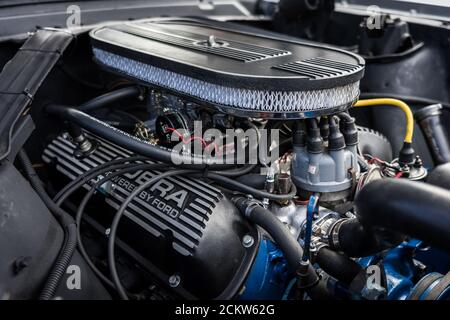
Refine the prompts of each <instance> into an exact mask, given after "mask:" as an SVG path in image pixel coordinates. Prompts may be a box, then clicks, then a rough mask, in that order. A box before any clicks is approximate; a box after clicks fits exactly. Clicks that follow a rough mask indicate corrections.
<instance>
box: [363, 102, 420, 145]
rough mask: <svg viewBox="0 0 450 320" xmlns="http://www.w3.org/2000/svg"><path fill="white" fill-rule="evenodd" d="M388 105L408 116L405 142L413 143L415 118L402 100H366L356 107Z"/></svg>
mask: <svg viewBox="0 0 450 320" xmlns="http://www.w3.org/2000/svg"><path fill="white" fill-rule="evenodd" d="M379 105H388V106H394V107H398V108H400V109H402V111H403V112H404V113H405V116H406V133H405V140H404V142H407V143H411V142H412V138H413V132H414V117H413V114H412V112H411V109H410V108H409V106H408V105H407V104H406V103H404V102H403V101H401V100H397V99H391V98H380V99H364V100H359V101H358V102H356V103H355V107H370V106H379Z"/></svg>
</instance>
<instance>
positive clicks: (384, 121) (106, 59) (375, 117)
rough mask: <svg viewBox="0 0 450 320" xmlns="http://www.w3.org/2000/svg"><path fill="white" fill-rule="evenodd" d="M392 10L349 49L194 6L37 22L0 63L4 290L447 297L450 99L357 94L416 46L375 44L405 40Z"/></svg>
mask: <svg viewBox="0 0 450 320" xmlns="http://www.w3.org/2000/svg"><path fill="white" fill-rule="evenodd" d="M282 2H283V1H282ZM319 2H320V1H319ZM283 3H285V4H286V3H288V1H284V2H283ZM261 10H263V7H261ZM302 10H304V8H303V9H302ZM277 14H278V15H282V14H283V8H282V7H281V8H280V11H279V12H278V13H277ZM276 17H277V16H275V18H276ZM275 18H274V19H275ZM384 18H385V20H383V21H384V24H385V25H384V31H383V34H382V35H380V34H375V35H374V34H373V32H372V31H371V30H367V29H364V27H363V26H362V25H361V26H360V27H359V28H360V30H359V32H360V36H359V41H360V43H359V50H356V49H355V48H350V47H345V46H337V45H332V44H327V43H325V42H321V41H318V40H317V39H313V40H314V41H311V40H308V39H304V38H298V37H297V36H296V35H290V34H287V32H284V33H283V32H279V33H276V32H274V31H267V30H264V29H263V28H257V27H254V26H252V25H251V24H250V23H248V24H247V25H246V24H238V23H234V22H229V21H219V20H216V19H207V18H191V17H189V18H187V17H181V18H177V17H160V18H150V19H143V20H136V21H126V22H124V21H115V22H110V23H101V24H99V25H96V26H94V27H89V28H86V29H83V30H78V31H77V32H74V31H72V32H69V31H67V30H62V29H58V28H42V29H39V30H37V31H36V32H34V33H33V34H32V35H29V36H28V37H27V39H26V40H25V41H24V42H23V43H20V45H17V47H18V50H17V53H15V55H13V56H11V57H10V58H11V60H10V61H9V62H8V63H6V64H5V66H4V68H3V72H2V74H1V75H0V79H1V80H2V81H0V82H1V83H2V84H1V86H2V89H0V101H1V105H0V108H1V110H2V112H1V113H2V114H3V116H2V120H1V123H0V131H1V141H0V159H1V161H2V164H1V166H0V179H2V180H1V181H2V183H1V186H0V190H1V194H2V197H1V199H0V205H1V207H2V216H3V218H2V219H1V220H0V226H1V227H2V228H1V229H0V230H3V231H0V251H1V252H2V253H1V256H2V258H1V259H2V260H3V261H8V263H7V264H5V265H4V266H2V267H1V269H0V297H2V299H36V298H39V299H44V300H45V299H55V298H62V299H117V298H120V299H125V300H127V299H134V300H178V299H192V300H194V299H208V300H212V299H219V300H229V299H237V300H329V299H333V300H446V299H448V298H450V277H449V275H450V273H449V270H450V254H449V253H450V241H449V239H450V190H449V189H450V165H449V164H448V162H449V161H450V144H449V142H448V136H447V129H446V126H447V125H446V122H445V119H446V117H447V115H446V114H445V109H448V103H447V104H446V103H445V102H444V103H439V101H433V100H432V99H429V100H431V103H418V105H421V107H420V108H418V107H416V103H414V101H413V103H412V104H414V105H415V107H414V108H413V107H412V106H411V105H410V102H411V101H410V100H411V99H409V100H408V99H402V98H401V97H400V95H401V94H402V93H403V91H401V90H399V91H398V92H391V93H389V92H387V93H385V94H384V95H373V96H368V95H365V94H364V91H369V90H367V88H377V86H378V85H380V86H381V84H380V83H387V82H386V81H387V80H385V79H391V78H393V77H394V76H393V75H392V72H393V71H392V70H394V69H396V68H399V69H400V68H414V67H413V66H418V65H419V64H420V61H419V60H420V57H418V55H420V54H421V52H423V51H424V50H425V49H421V48H422V46H424V44H423V43H421V42H420V41H413V40H411V38H409V40H408V41H409V42H407V43H406V44H405V43H403V47H401V48H397V49H395V50H391V51H389V50H388V49H389V48H388V49H386V48H384V47H383V48H384V49H386V50H387V51H389V52H382V53H380V52H379V51H380V50H381V49H380V46H381V45H380V43H381V42H380V41H381V40H379V39H380V37H381V38H383V37H384V38H383V39H385V38H389V37H390V38H393V37H395V36H396V34H395V32H396V31H392V29H395V30H397V31H398V30H399V29H401V30H402V31H403V34H402V36H403V38H402V39H405V34H406V35H409V36H410V34H409V33H408V32H409V30H408V28H407V25H406V26H405V24H404V23H403V24H402V23H401V22H400V21H398V20H392V19H390V18H389V17H384ZM364 21H365V20H364ZM278 31H280V29H279V30H278ZM399 32H400V31H399ZM410 37H412V36H410ZM74 42H77V44H76V47H75V45H74V44H73V43H74ZM384 43H389V42H388V41H387V40H386V39H385V42H384ZM408 45H409V47H408ZM406 47H407V48H406ZM405 48H406V49H405ZM70 50H72V51H73V52H72V54H68V53H67V52H69V51H70ZM377 50H378V51H377ZM421 50H422V51H421ZM405 52H406V53H405ZM403 53H404V55H403ZM377 56H379V57H381V58H379V59H378V60H376V59H377V58H376V57H377ZM412 59H414V61H413V62H411V61H410V60H412ZM427 59H430V56H428V58H427ZM386 61H387V62H386ZM402 63H403V65H401V64H402ZM447 63H449V61H448V59H447ZM384 64H391V65H390V66H389V67H383V65H384ZM417 68H419V67H417ZM53 69H54V71H51V70H53ZM74 70H75V71H74ZM56 71H58V72H57V73H56ZM447 71H448V70H447ZM418 72H419V73H420V71H418ZM424 72H425V71H424ZM375 75H379V79H377V77H376V76H375ZM447 76H448V72H447ZM60 77H64V79H66V80H67V79H68V80H67V81H70V83H73V85H71V86H69V85H67V84H66V83H65V82H63V80H60ZM436 77H439V76H438V75H436ZM61 79H62V78H61ZM44 80H45V81H44ZM66 80H65V81H66ZM377 80H378V81H377ZM416 80H417V79H416ZM447 80H448V79H447ZM398 81H400V82H401V83H402V84H404V86H408V85H409V83H411V81H412V80H411V79H410V78H407V79H406V80H404V79H400V80H398ZM402 81H403V82H402ZM392 82H394V81H392ZM400 82H399V83H400ZM98 83H101V86H100V87H99V84H98ZM41 85H42V88H41V89H39V92H38V91H37V89H38V88H39V87H40V86H41ZM392 85H393V84H392V83H391V86H392ZM413 89H414V90H415V88H413ZM402 90H403V89H402ZM417 90H419V89H417ZM372 91H375V92H376V91H379V92H382V90H381V89H372ZM448 94H450V90H448V81H447V96H448ZM419 102H421V101H419ZM425 102H427V101H425ZM434 102H436V103H434ZM447 123H448V122H447ZM394 127H395V128H394ZM50 213H51V214H50ZM70 268H72V269H70ZM78 269H79V270H81V274H82V277H81V280H80V281H81V282H80V283H77V281H75V282H73V283H72V284H73V286H75V287H77V286H79V287H80V288H81V289H80V290H70V286H69V285H68V284H70V283H71V281H73V278H71V274H72V272H71V271H70V270H72V271H73V272H75V271H77V270H78ZM66 284H67V285H66Z"/></svg>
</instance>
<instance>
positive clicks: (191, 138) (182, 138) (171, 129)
mask: <svg viewBox="0 0 450 320" xmlns="http://www.w3.org/2000/svg"><path fill="white" fill-rule="evenodd" d="M166 130H168V131H171V132H175V134H176V135H177V136H178V138H180V139H181V141H182V142H183V143H184V144H188V143H189V142H191V141H195V140H200V141H201V142H202V146H203V148H207V147H209V146H210V145H211V144H213V145H214V152H216V153H217V144H216V143H215V142H212V143H210V144H208V143H206V141H205V139H203V138H202V137H197V136H192V137H190V138H189V139H188V140H187V141H186V140H185V138H184V136H183V135H182V134H181V133H180V132H179V131H178V130H177V129H175V128H171V127H168V128H166Z"/></svg>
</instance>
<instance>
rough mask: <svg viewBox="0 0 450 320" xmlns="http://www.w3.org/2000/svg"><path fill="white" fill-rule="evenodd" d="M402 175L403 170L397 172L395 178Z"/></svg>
mask: <svg viewBox="0 0 450 320" xmlns="http://www.w3.org/2000/svg"><path fill="white" fill-rule="evenodd" d="M402 175H403V172H401V171H400V172H397V174H396V175H395V178H397V179H398V178H401V177H402Z"/></svg>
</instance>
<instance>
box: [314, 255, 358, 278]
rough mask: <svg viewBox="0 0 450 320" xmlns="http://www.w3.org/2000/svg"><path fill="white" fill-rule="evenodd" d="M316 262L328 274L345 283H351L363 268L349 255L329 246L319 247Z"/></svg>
mask: <svg viewBox="0 0 450 320" xmlns="http://www.w3.org/2000/svg"><path fill="white" fill-rule="evenodd" d="M315 262H316V263H317V264H318V265H319V266H320V268H322V270H323V271H325V272H326V273H327V274H329V275H330V276H332V277H333V278H335V279H337V280H340V281H342V282H344V283H345V284H350V283H351V282H352V281H353V279H355V277H356V276H357V275H358V274H359V273H360V272H361V270H362V267H361V265H359V264H358V263H356V262H355V261H353V260H352V259H350V258H349V257H346V256H344V255H342V254H340V253H337V252H336V251H333V250H331V249H329V248H327V247H323V248H321V249H319V251H318V252H317V255H316V260H315Z"/></svg>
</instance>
